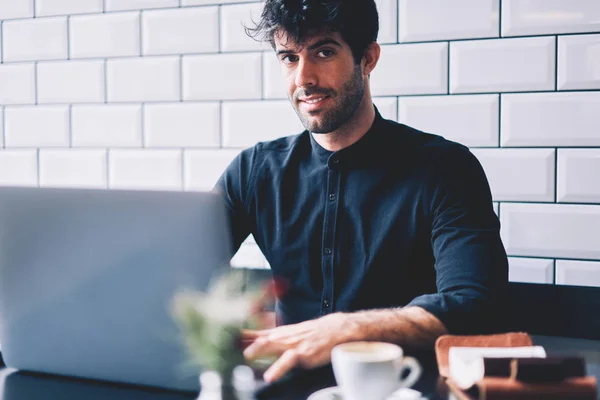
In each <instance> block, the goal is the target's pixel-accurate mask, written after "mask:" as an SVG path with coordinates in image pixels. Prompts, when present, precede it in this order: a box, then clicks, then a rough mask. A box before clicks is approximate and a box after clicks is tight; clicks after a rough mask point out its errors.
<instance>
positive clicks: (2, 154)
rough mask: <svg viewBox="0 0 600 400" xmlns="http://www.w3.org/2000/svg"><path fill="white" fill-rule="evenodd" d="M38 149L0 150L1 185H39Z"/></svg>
mask: <svg viewBox="0 0 600 400" xmlns="http://www.w3.org/2000/svg"><path fill="white" fill-rule="evenodd" d="M37 171H38V167H37V151H36V150H21V149H19V150H0V185H3V186H37V176H38V172H37Z"/></svg>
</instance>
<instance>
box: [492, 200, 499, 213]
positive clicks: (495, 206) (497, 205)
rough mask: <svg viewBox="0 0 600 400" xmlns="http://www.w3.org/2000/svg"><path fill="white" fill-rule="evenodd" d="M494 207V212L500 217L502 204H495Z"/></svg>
mask: <svg viewBox="0 0 600 400" xmlns="http://www.w3.org/2000/svg"><path fill="white" fill-rule="evenodd" d="M492 206H493V207H494V212H495V213H496V215H499V211H500V203H498V202H493V203H492Z"/></svg>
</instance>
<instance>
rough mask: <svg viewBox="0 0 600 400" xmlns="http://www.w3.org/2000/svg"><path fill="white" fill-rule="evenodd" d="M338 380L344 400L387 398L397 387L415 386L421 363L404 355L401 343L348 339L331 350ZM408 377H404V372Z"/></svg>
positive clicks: (382, 399) (379, 399)
mask: <svg viewBox="0 0 600 400" xmlns="http://www.w3.org/2000/svg"><path fill="white" fill-rule="evenodd" d="M331 364H332V366H333V373H334V376H335V380H336V382H337V384H338V387H339V388H340V390H341V392H342V396H343V398H344V400H364V399H367V398H368V399H370V400H384V399H385V398H386V397H388V396H389V395H391V394H392V393H393V392H395V391H396V390H397V389H399V388H402V387H410V386H412V385H414V384H415V383H416V382H417V380H418V379H419V378H420V376H421V366H420V364H419V362H418V361H417V360H416V359H414V358H413V357H404V352H403V351H402V348H401V347H400V346H397V345H395V344H392V343H384V342H349V343H344V344H340V345H337V346H335V347H334V348H333V350H332V351H331ZM406 370H409V371H410V372H409V374H408V376H406V377H405V378H404V379H401V377H402V375H404V373H405V371H406Z"/></svg>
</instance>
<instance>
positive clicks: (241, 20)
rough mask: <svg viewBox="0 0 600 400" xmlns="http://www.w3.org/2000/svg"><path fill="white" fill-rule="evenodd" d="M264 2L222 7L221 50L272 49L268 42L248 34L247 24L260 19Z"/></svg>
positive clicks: (249, 24) (250, 24)
mask: <svg viewBox="0 0 600 400" xmlns="http://www.w3.org/2000/svg"><path fill="white" fill-rule="evenodd" d="M262 9H263V3H249V4H235V5H225V6H222V7H221V51H240V50H244V51H248V50H271V51H273V49H272V48H271V45H270V44H269V43H267V42H259V41H256V40H254V39H252V38H251V37H249V36H248V35H246V31H245V29H244V27H245V26H249V27H251V26H253V24H252V21H253V20H254V21H258V20H259V19H260V14H261V12H262Z"/></svg>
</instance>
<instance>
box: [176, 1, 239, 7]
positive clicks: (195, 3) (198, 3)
mask: <svg viewBox="0 0 600 400" xmlns="http://www.w3.org/2000/svg"><path fill="white" fill-rule="evenodd" d="M247 2H248V0H181V6H182V7H188V6H205V5H207V4H215V5H217V4H230V3H247Z"/></svg>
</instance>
